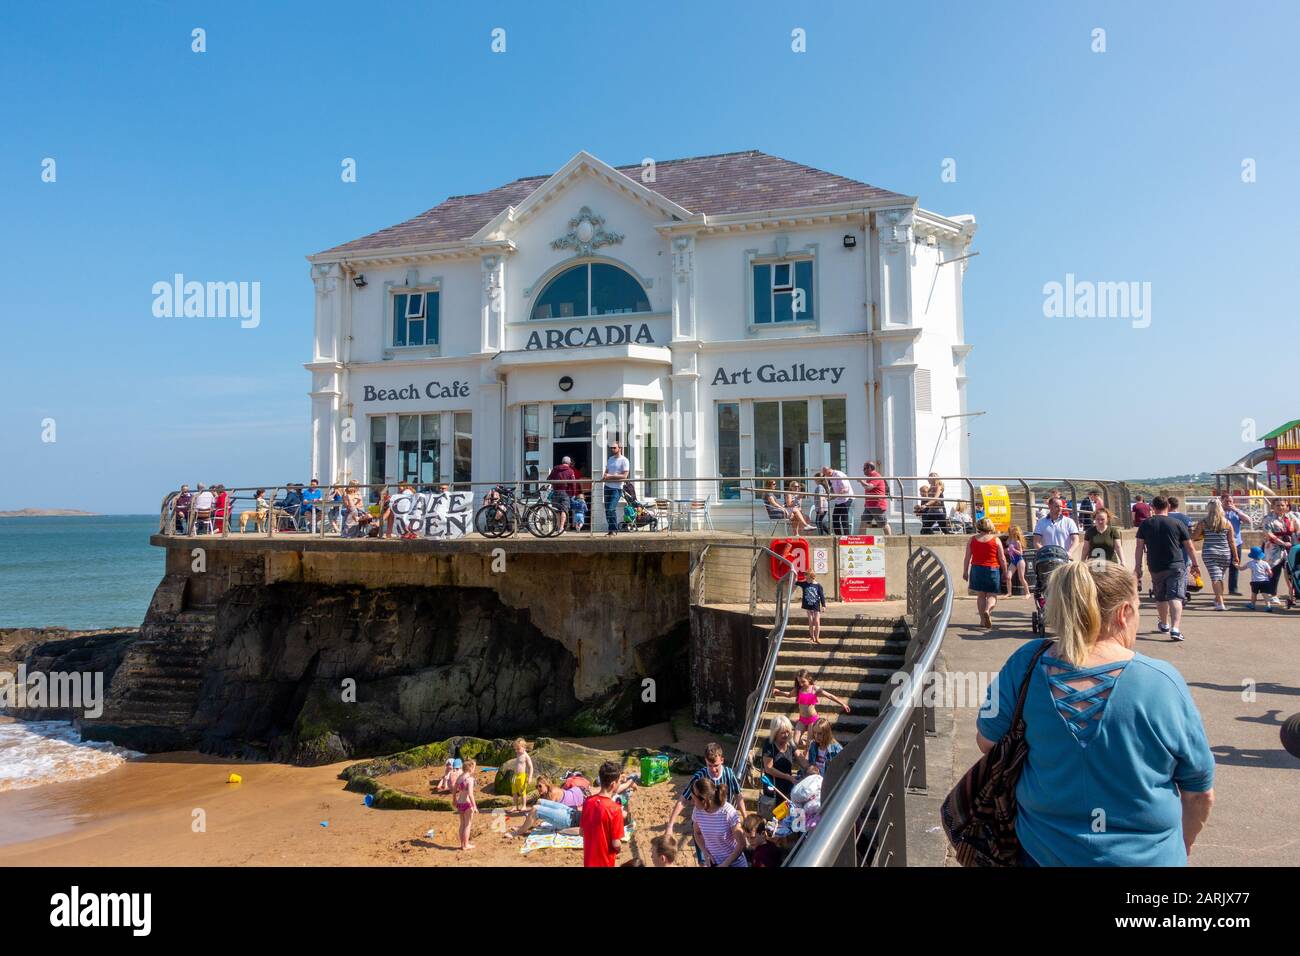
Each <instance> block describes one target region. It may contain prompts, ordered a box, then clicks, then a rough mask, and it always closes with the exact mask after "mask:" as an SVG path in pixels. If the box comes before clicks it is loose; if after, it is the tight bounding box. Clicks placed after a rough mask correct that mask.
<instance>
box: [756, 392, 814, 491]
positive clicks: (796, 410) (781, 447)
mask: <svg viewBox="0 0 1300 956" xmlns="http://www.w3.org/2000/svg"><path fill="white" fill-rule="evenodd" d="M806 474H808V403H807V402H806V401H792V402H755V403H754V477H755V478H760V479H764V480H766V479H768V478H777V477H780V476H790V475H806Z"/></svg>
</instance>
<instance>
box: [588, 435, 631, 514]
mask: <svg viewBox="0 0 1300 956" xmlns="http://www.w3.org/2000/svg"><path fill="white" fill-rule="evenodd" d="M631 473H632V466H631V465H629V464H628V460H627V459H626V458H624V457H623V446H622V445H621V444H620V443H618V442H614V443H613V444H612V445H610V446H609V459H608V460H607V461H606V462H605V471H604V472H603V473H602V474H601V476H600V477H601V478H602V479H604V481H605V534H607V535H609V534H617V533H618V526H619V520H618V503H619V500H620V499H621V498H622V497H623V482H625V481H627V478H628V475H630V474H631ZM592 504H595V502H592Z"/></svg>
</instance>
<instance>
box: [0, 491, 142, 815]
mask: <svg viewBox="0 0 1300 956" xmlns="http://www.w3.org/2000/svg"><path fill="white" fill-rule="evenodd" d="M157 530H158V519H157V518H156V517H150V516H148V515H103V516H93V517H48V518H0V627H66V628H69V629H71V630H92V629H95V628H107V627H139V625H140V622H141V621H143V620H144V614H145V611H146V610H147V609H148V607H149V599H150V598H151V597H152V596H153V591H154V588H156V587H157V586H158V582H159V580H161V578H162V574H163V551H162V549H161V548H155V547H152V546H150V544H149V535H151V534H153V533H156V532H157ZM135 756H138V754H136V753H135V752H133V751H130V750H126V749H124V748H122V747H116V746H114V745H112V744H108V743H98V742H93V743H88V742H83V741H82V740H81V736H80V735H79V734H78V733H77V731H76V730H75V729H74V728H73V726H72V724H70V723H68V722H66V721H54V720H44V721H26V722H25V721H14V720H10V719H9V718H6V717H4V716H2V715H0V792H3V791H6V790H22V789H26V788H29V787H38V786H41V785H42V784H47V783H58V782H61V781H65V780H80V779H83V778H85V777H93V776H97V775H98V774H101V773H107V772H108V771H110V770H112V769H113V768H114V767H117V766H118V765H120V764H121V763H122V762H123V761H125V760H128V759H130V758H131V757H135Z"/></svg>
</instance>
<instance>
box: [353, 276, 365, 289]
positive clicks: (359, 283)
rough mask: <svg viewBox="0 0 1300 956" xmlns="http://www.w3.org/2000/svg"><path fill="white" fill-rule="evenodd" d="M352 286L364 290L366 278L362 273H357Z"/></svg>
mask: <svg viewBox="0 0 1300 956" xmlns="http://www.w3.org/2000/svg"><path fill="white" fill-rule="evenodd" d="M352 284H353V285H354V286H356V287H357V288H358V289H364V288H365V287H366V277H365V276H364V275H362V274H361V273H357V274H356V275H354V276H353V277H352Z"/></svg>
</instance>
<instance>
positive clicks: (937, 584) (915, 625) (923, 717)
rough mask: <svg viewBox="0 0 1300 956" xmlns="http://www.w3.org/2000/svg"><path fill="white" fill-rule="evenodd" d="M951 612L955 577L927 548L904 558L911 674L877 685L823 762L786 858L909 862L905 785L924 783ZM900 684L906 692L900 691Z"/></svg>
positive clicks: (790, 862)
mask: <svg viewBox="0 0 1300 956" xmlns="http://www.w3.org/2000/svg"><path fill="white" fill-rule="evenodd" d="M951 613H952V582H951V580H950V579H949V577H948V572H947V570H946V569H945V568H944V566H943V562H941V561H940V560H939V559H938V558H937V557H936V556H935V555H934V554H933V553H932V552H931V551H929V550H928V549H925V548H920V549H918V550H917V551H915V552H914V553H913V554H912V556H911V558H909V560H908V563H907V616H908V623H909V625H910V626H911V627H912V639H911V641H910V643H909V645H908V649H907V654H906V656H905V658H904V664H903V668H902V670H903V672H904V673H905V674H907V676H908V680H907V681H906V682H904V684H903V685H901V688H900V687H898V686H894V685H891V686H894V690H893V692H892V693H890V692H883V691H882V693H881V710H880V713H879V714H878V715H877V716H876V719H875V720H874V721H873V722H872V724H871V727H870V728H869V729H868V730H867V731H865V732H864V733H861V734H859V735H858V736H857V737H855V738H854V739H853V741H852V742H851V743H850V744H849V745H848V746H847V747H846V748H844V750H843V751H842V752H841V753H840V754H839V756H837V757H836V758H835V759H834V760H833V761H831V762H830V763H829V764H827V769H826V780H825V781H824V782H823V784H822V796H821V806H822V812H821V817H820V819H819V820H818V823H817V826H816V827H815V828H813V830H812V831H811V832H810V833H807V834H805V835H804V836H803V837H801V838H800V840H799V842H798V843H797V844H795V846H794V848H793V849H792V850H791V851H790V854H789V856H788V857H787V858H786V862H785V865H786V866H861V867H868V866H906V865H907V826H906V810H905V803H906V793H907V790H908V789H909V788H917V789H923V788H924V787H925V785H926V781H925V735H926V733H927V731H929V732H933V730H934V713H933V709H932V708H931V707H927V706H926V704H925V699H926V697H927V695H925V694H923V693H922V688H923V686H924V684H925V681H926V675H928V674H929V673H930V672H931V671H932V670H933V669H934V664H935V659H936V658H937V657H938V655H939V651H940V649H941V648H942V646H943V638H944V632H945V631H946V629H947V627H948V618H949V615H950V614H951ZM900 689H901V690H902V691H904V692H900Z"/></svg>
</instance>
